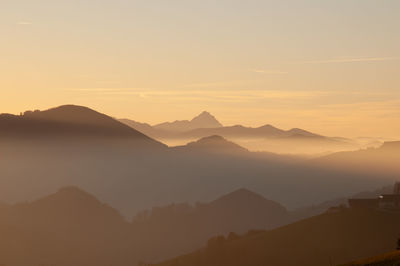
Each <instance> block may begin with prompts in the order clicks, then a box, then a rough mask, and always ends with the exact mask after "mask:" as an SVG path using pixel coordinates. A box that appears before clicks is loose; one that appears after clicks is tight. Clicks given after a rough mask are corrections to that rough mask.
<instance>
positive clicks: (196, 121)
mask: <svg viewBox="0 0 400 266" xmlns="http://www.w3.org/2000/svg"><path fill="white" fill-rule="evenodd" d="M218 127H222V124H221V123H220V122H219V121H218V120H217V119H216V118H215V117H214V116H212V115H211V114H210V113H209V112H206V111H204V112H202V113H201V114H199V115H198V116H196V117H194V118H193V119H192V120H190V121H189V120H180V121H179V120H177V121H174V122H165V123H161V124H158V125H155V126H154V128H156V129H162V130H166V131H175V132H182V131H188V130H193V129H196V128H218Z"/></svg>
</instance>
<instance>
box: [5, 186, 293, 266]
mask: <svg viewBox="0 0 400 266" xmlns="http://www.w3.org/2000/svg"><path fill="white" fill-rule="evenodd" d="M287 220H288V212H287V211H286V209H285V208H284V207H282V206H281V205H279V204H278V203H275V202H273V201H270V200H267V199H265V198H263V197H261V196H259V195H257V194H255V193H253V192H251V191H248V190H245V189H241V190H238V191H234V192H232V193H230V194H228V195H225V196H223V197H221V198H219V199H217V200H215V201H212V202H210V203H198V204H197V205H196V206H191V205H188V204H173V205H170V206H166V207H154V208H153V209H152V210H151V211H144V212H142V213H139V214H138V215H137V216H136V217H135V219H134V220H133V221H132V222H128V221H127V220H125V219H124V218H123V217H122V216H121V215H120V214H119V212H118V211H116V210H115V209H113V208H112V207H110V206H108V205H107V204H104V203H102V202H100V201H99V200H97V199H96V198H95V197H94V196H93V195H91V194H89V193H87V192H85V191H83V190H81V189H79V188H77V187H65V188H62V189H60V190H59V191H58V192H56V193H54V194H51V195H49V196H46V197H43V198H41V199H38V200H35V201H32V202H30V203H28V202H27V203H18V204H15V205H4V206H2V207H1V208H0V235H1V238H0V265H8V266H20V265H21V266H25V265H65V266H70V265H74V266H84V265H85V266H87V265H113V266H123V265H137V263H138V262H139V261H146V262H157V261H161V260H165V259H168V258H171V257H175V256H178V255H182V254H185V253H187V252H192V251H194V250H196V249H198V248H200V247H201V246H203V245H204V244H205V243H206V241H207V239H208V238H210V237H212V236H215V235H218V234H228V233H229V232H236V233H237V234H240V233H244V232H247V231H248V230H250V229H253V228H257V229H270V228H274V227H277V226H279V225H282V224H284V223H286V222H287Z"/></svg>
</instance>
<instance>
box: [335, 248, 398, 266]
mask: <svg viewBox="0 0 400 266" xmlns="http://www.w3.org/2000/svg"><path fill="white" fill-rule="evenodd" d="M363 265H364V266H365V265H368V266H399V265H400V251H393V252H389V253H385V254H383V255H379V256H375V257H372V258H368V259H363V260H358V261H353V262H350V263H346V264H343V265H342V266H363Z"/></svg>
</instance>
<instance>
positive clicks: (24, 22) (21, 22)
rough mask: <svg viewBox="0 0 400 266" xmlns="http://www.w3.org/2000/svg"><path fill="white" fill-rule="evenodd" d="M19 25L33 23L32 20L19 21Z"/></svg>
mask: <svg viewBox="0 0 400 266" xmlns="http://www.w3.org/2000/svg"><path fill="white" fill-rule="evenodd" d="M17 25H25V26H26V25H32V22H29V21H18V22H17Z"/></svg>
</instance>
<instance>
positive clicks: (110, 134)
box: [0, 105, 163, 147]
mask: <svg viewBox="0 0 400 266" xmlns="http://www.w3.org/2000/svg"><path fill="white" fill-rule="evenodd" d="M5 137H6V138H11V139H16V138H17V139H36V140H38V139H46V140H49V138H66V137H69V138H71V137H73V138H82V137H85V138H92V139H96V138H114V139H116V138H120V139H129V140H136V141H137V142H142V143H147V145H148V146H151V145H153V146H160V147H161V146H163V145H162V144H161V143H158V142H156V141H154V140H153V139H151V138H149V137H147V136H146V135H144V134H142V133H140V132H139V131H137V130H134V129H132V128H131V127H129V126H126V125H125V124H122V123H121V122H118V121H117V120H115V119H113V118H111V117H109V116H107V115H104V114H101V113H99V112H96V111H93V110H91V109H89V108H87V107H82V106H74V105H64V106H60V107H57V108H52V109H49V110H46V111H34V112H29V111H28V112H25V113H24V114H23V115H20V116H15V115H7V114H2V115H0V138H5Z"/></svg>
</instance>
